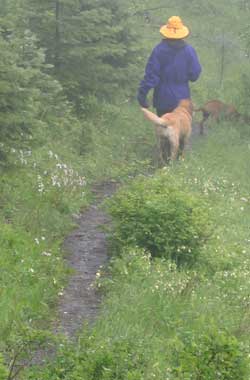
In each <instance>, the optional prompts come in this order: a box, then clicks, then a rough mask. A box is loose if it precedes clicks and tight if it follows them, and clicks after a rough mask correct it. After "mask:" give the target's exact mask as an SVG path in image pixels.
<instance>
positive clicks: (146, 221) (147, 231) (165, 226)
mask: <svg viewBox="0 0 250 380" xmlns="http://www.w3.org/2000/svg"><path fill="white" fill-rule="evenodd" d="M208 210H209V209H208V206H207V204H206V202H205V200H204V198H202V197H200V196H198V195H195V194H192V193H191V192H190V191H185V189H182V188H181V185H180V184H178V183H177V182H175V181H174V179H173V178H171V176H170V174H165V173H163V174H160V175H158V176H155V177H152V178H140V179H139V180H137V181H135V182H134V183H132V184H131V185H130V186H128V187H127V188H125V189H122V190H121V191H119V192H118V193H117V194H116V195H115V196H114V197H113V199H111V200H109V201H108V211H109V213H110V215H111V217H112V219H113V227H112V228H113V230H112V237H111V244H112V246H113V251H114V250H116V251H118V252H120V250H121V249H122V248H123V247H124V246H138V247H140V248H143V249H146V250H147V251H149V252H150V253H151V255H152V256H164V257H166V258H170V259H171V260H173V261H175V262H176V264H177V265H181V264H193V263H194V262H195V261H196V258H197V256H198V255H199V253H200V252H201V248H202V246H203V245H204V243H205V241H206V240H207V239H208V237H209V236H210V234H211V220H210V218H209V216H208Z"/></svg>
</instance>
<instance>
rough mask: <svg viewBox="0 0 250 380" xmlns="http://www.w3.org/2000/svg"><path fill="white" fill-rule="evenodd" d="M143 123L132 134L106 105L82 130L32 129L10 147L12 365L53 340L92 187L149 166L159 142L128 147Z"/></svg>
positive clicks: (4, 265) (4, 267) (122, 115)
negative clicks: (77, 225) (68, 247)
mask: <svg viewBox="0 0 250 380" xmlns="http://www.w3.org/2000/svg"><path fill="white" fill-rule="evenodd" d="M133 112H134V113H135V114H136V109H133ZM90 119H91V121H90ZM118 119H119V121H120V123H118V122H117V121H118ZM90 123H92V125H91V133H90V131H89V130H88V128H89V124H90ZM139 125H140V126H139V128H138V129H135V128H134V125H132V124H131V121H130V118H129V117H128V116H127V106H125V107H123V108H117V107H111V109H110V106H108V105H105V104H104V105H102V106H101V107H99V113H98V115H96V117H93V115H91V114H90V115H89V120H85V121H83V122H82V123H81V124H79V123H72V125H70V126H69V125H60V126H57V127H56V128H57V129H54V130H48V129H46V130H42V129H40V130H39V131H35V132H34V135H33V140H32V141H30V143H29V144H26V148H25V149H23V150H16V149H14V148H10V149H7V148H5V149H6V154H7V156H8V166H6V167H5V168H2V169H1V179H0V184H1V192H0V231H1V232H0V246H1V255H0V268H1V269H0V352H2V353H3V355H4V358H5V362H6V363H7V364H9V365H11V362H12V360H13V358H14V357H15V356H16V355H17V356H18V360H21V358H22V360H25V361H26V360H27V361H29V355H30V354H31V355H32V350H33V348H32V347H34V345H36V344H37V345H39V344H40V343H41V341H42V340H43V339H42V338H41V331H43V332H44V333H48V335H49V331H50V329H49V328H48V322H49V321H50V320H52V319H53V318H55V314H54V311H55V310H54V305H55V303H56V301H57V299H58V297H60V293H61V292H62V291H63V287H64V286H65V284H66V280H67V276H68V268H65V265H64V260H63V258H64V255H65V252H64V250H63V245H62V244H63V240H64V238H65V236H66V235H67V234H68V233H69V232H70V230H71V229H72V228H74V222H73V218H72V215H73V214H74V213H77V212H79V210H80V209H83V208H85V207H87V205H88V204H89V202H90V201H91V193H90V188H91V186H92V184H93V183H95V182H96V181H102V180H105V179H107V178H113V179H116V180H119V181H120V180H122V179H123V178H127V176H128V175H131V176H134V175H135V174H136V173H137V171H141V170H142V168H144V170H145V171H146V170H147V168H148V167H149V166H150V162H149V160H148V159H147V157H148V150H149V149H152V148H151V147H152V146H153V144H154V141H153V140H152V142H149V144H148V145H145V146H144V144H143V143H142V144H141V145H140V146H139V147H138V149H135V144H133V143H131V140H132V141H134V142H138V139H139V141H144V139H148V138H149V139H150V138H151V134H150V132H151V130H150V129H149V128H147V127H146V126H144V123H143V122H142V119H140V118H139ZM115 128H116V132H117V133H114V130H115ZM118 132H119V133H120V136H121V137H119V133H118ZM148 132H149V137H148ZM84 135H85V137H84ZM83 137H84V138H85V139H86V141H88V144H86V145H89V146H90V145H91V148H90V151H88V150H87V149H86V146H85V144H84V142H85V140H83V141H82V139H83ZM126 147H129V149H126ZM45 335H46V334H45ZM0 370H1V369H0Z"/></svg>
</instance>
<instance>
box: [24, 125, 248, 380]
mask: <svg viewBox="0 0 250 380" xmlns="http://www.w3.org/2000/svg"><path fill="white" fill-rule="evenodd" d="M248 141H249V132H248V129H247V127H246V126H243V125H242V126H241V125H230V124H228V123H224V124H223V123H222V124H220V125H214V126H213V128H212V129H211V130H209V134H208V136H207V137H206V138H197V140H196V141H195V142H194V144H193V150H192V151H191V152H189V153H188V155H187V157H186V159H185V161H184V162H177V163H174V164H173V165H172V166H171V167H167V168H165V169H163V170H161V171H160V172H158V173H157V174H156V175H157V176H158V177H164V178H165V180H169V181H170V182H171V181H173V180H174V181H175V182H178V183H179V186H181V187H182V189H183V191H186V192H187V194H188V193H189V192H192V194H195V193H196V194H197V197H200V196H202V197H205V198H206V199H207V202H208V205H209V206H208V207H209V209H210V210H209V211H210V213H212V214H213V220H214V234H213V237H212V238H211V240H209V241H208V242H207V244H206V246H205V247H204V248H203V254H202V255H203V258H202V259H201V260H199V261H197V263H196V265H194V266H193V267H192V268H189V269H187V268H182V269H178V268H177V267H176V266H175V264H174V263H172V262H171V261H169V260H166V259H163V258H156V259H152V258H151V257H150V256H149V254H148V253H147V252H146V251H144V250H141V249H138V248H135V247H134V248H131V247H129V248H128V249H126V248H125V249H124V250H123V253H122V254H120V255H119V256H114V257H113V258H112V259H111V263H110V267H109V269H108V271H107V270H106V269H100V272H99V273H98V274H97V287H98V288H100V290H101V291H103V292H104V293H105V301H104V304H103V307H102V312H101V314H100V318H99V320H98V321H97V323H96V325H95V327H94V329H93V330H91V331H88V329H85V330H84V331H83V333H82V335H81V336H80V338H79V342H78V346H77V347H72V346H70V345H69V346H67V345H66V346H65V347H64V348H62V350H61V352H59V354H58V358H57V360H56V361H55V362H54V363H52V364H50V365H49V366H48V367H46V368H44V369H42V370H41V371H38V373H39V378H41V379H67V380H75V379H86V380H97V379H98V380H100V379H105V380H107V379H124V380H125V379H133V380H135V379H136V380H139V379H140V380H142V379H143V380H145V379H146V380H147V379H153V378H157V379H160V380H166V379H172V380H177V379H197V380H198V379H204V380H205V379H206V380H207V379H211V380H212V379H215V378H218V379H219V378H221V379H225V380H228V379H248V378H249V376H250V372H249V371H250V369H249V354H250V346H249V338H250V330H249V322H250V321H249V318H250V313H249V285H250V284H249V281H250V280H249V279H250V235H249V228H250V216H249V215H250V214H249V205H250V196H249V181H250V179H249V165H248V160H249V155H250V151H249V143H248ZM148 181H150V179H148ZM153 196H154V195H153V194H152V197H153ZM33 371H34V372H33V373H30V374H29V379H35V378H36V376H38V374H37V369H35V368H34V369H33Z"/></svg>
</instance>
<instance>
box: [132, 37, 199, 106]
mask: <svg viewBox="0 0 250 380" xmlns="http://www.w3.org/2000/svg"><path fill="white" fill-rule="evenodd" d="M200 73H201V66H200V63H199V60H198V57H197V55H196V52H195V50H194V48H193V47H192V46H190V45H188V44H186V43H185V42H184V41H183V40H177V41H169V40H167V39H165V40H162V41H161V42H160V43H159V44H158V45H157V46H156V47H155V48H154V50H153V52H152V54H151V56H150V57H149V60H148V63H147V66H146V70H145V76H144V79H143V80H142V81H141V83H140V86H139V90H138V101H139V103H140V104H141V105H142V106H144V105H146V103H147V102H146V97H147V94H148V92H149V90H150V89H151V88H153V89H154V100H153V105H154V107H155V108H156V109H157V110H164V109H166V110H168V109H174V108H175V107H177V105H178V103H179V101H180V100H181V99H187V98H190V89H189V84H188V82H189V81H192V82H194V81H196V80H197V79H198V78H199V75H200Z"/></svg>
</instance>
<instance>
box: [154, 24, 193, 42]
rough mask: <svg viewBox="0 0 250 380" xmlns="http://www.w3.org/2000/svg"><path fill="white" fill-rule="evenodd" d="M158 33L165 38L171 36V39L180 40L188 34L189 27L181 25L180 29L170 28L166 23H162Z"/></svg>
mask: <svg viewBox="0 0 250 380" xmlns="http://www.w3.org/2000/svg"><path fill="white" fill-rule="evenodd" d="M160 33H161V35H162V36H163V37H165V38H171V39H173V40H180V39H181V38H185V37H187V36H188V35H189V33H190V32H189V29H188V28H187V27H186V26H183V27H182V28H181V29H170V28H167V26H166V25H163V26H162V27H161V29H160Z"/></svg>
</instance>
